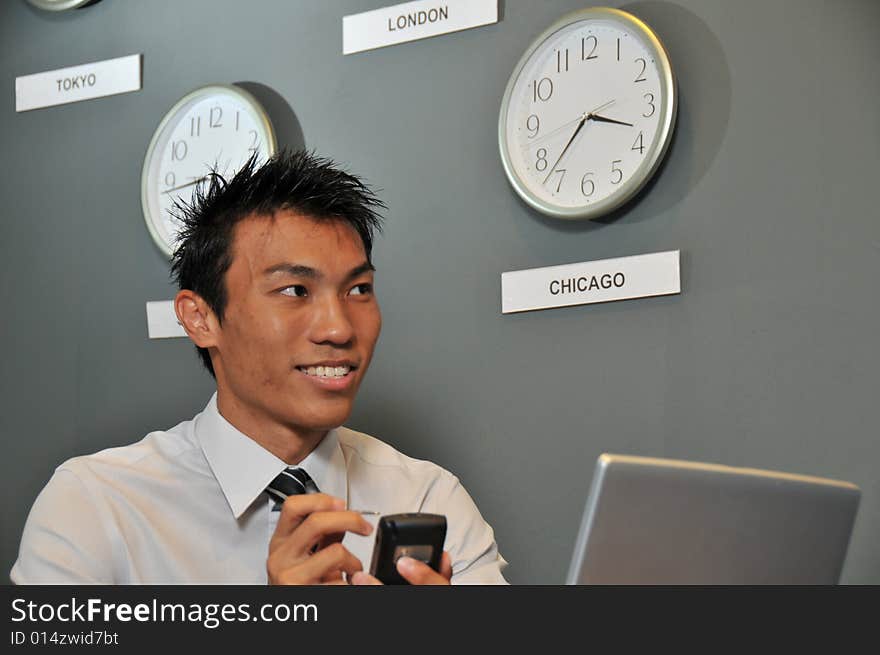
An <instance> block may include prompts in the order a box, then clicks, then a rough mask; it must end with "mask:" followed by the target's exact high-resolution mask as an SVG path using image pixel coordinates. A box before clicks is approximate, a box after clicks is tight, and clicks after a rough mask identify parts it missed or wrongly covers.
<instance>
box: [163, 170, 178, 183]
mask: <svg viewBox="0 0 880 655" xmlns="http://www.w3.org/2000/svg"><path fill="white" fill-rule="evenodd" d="M175 182H177V177H175V175H174V171H168V172H167V173H166V174H165V186H167V187H172V186H174V183H175Z"/></svg>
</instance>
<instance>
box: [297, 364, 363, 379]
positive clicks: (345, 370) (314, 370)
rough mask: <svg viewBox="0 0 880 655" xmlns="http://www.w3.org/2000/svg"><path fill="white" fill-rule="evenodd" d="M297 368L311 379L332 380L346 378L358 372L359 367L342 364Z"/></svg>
mask: <svg viewBox="0 0 880 655" xmlns="http://www.w3.org/2000/svg"><path fill="white" fill-rule="evenodd" d="M296 368H297V370H299V371H301V372H303V373H305V374H306V375H308V376H310V377H317V378H327V379H330V380H338V379H341V378H344V377H345V376H346V375H348V374H349V373H351V372H352V371H354V370H357V366H352V365H351V364H340V365H338V366H337V365H333V364H322V365H316V366H297V367H296Z"/></svg>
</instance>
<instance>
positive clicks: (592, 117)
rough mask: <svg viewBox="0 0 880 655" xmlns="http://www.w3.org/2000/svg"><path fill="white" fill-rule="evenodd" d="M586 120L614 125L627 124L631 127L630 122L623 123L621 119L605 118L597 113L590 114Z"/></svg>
mask: <svg viewBox="0 0 880 655" xmlns="http://www.w3.org/2000/svg"><path fill="white" fill-rule="evenodd" d="M587 120H591V121H596V122H597V123H614V124H615V125H627V126H629V127H632V126H633V124H632V123H624V122H623V121H616V120H614V119H613V118H605V117H604V116H599V115H598V114H590V115H589V116H587Z"/></svg>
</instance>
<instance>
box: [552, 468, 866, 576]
mask: <svg viewBox="0 0 880 655" xmlns="http://www.w3.org/2000/svg"><path fill="white" fill-rule="evenodd" d="M860 495H861V493H860V491H859V488H858V487H857V486H855V485H853V484H850V483H849V482H840V481H837V480H826V479H823V478H814V477H808V476H804V475H792V474H788V473H779V472H776V471H761V470H757V469H748V468H733V467H729V466H720V465H717V464H703V463H698V462H685V461H679V460H672V459H655V458H648V457H631V456H626V455H608V454H604V455H601V456H600V457H599V459H598V461H597V462H596V470H595V474H594V476H593V483H592V486H591V488H590V493H589V497H588V498H587V506H586V508H585V510H584V516H583V520H582V523H581V528H580V532H579V533H578V537H577V542H576V544H575V549H574V555H573V557H572V561H571V566H570V567H569V571H568V577H567V579H566V583H567V584H837V583H838V582H839V580H840V572H841V569H842V568H843V561H844V558H845V557H846V550H847V546H848V544H849V539H850V534H851V533H852V527H853V522H854V520H855V515H856V510H857V508H858V504H859V498H860Z"/></svg>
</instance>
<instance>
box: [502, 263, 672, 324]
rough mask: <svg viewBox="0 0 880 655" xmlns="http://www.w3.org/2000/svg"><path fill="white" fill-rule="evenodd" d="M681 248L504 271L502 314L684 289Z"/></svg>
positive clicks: (638, 296)
mask: <svg viewBox="0 0 880 655" xmlns="http://www.w3.org/2000/svg"><path fill="white" fill-rule="evenodd" d="M680 260H681V251H679V250H671V251H669V252H658V253H653V254H650V255H634V256H632V257H617V258H615V259H602V260H599V261H594V262H581V263H579V264H564V265H562V266H546V267H544V268H531V269H528V270H524V271H510V272H507V273H502V274H501V313H502V314H513V313H516V312H528V311H532V310H535V309H550V308H552V307H570V306H572V305H588V304H591V303H596V302H611V301H613V300H631V299H633V298H650V297H652V296H668V295H672V294H676V293H681V272H680Z"/></svg>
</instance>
